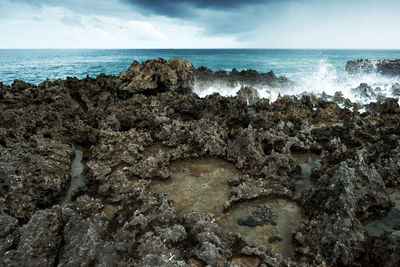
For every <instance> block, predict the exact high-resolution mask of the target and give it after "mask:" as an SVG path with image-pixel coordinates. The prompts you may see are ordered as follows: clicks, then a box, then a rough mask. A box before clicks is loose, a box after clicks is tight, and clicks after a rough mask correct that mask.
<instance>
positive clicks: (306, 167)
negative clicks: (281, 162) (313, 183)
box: [293, 152, 321, 194]
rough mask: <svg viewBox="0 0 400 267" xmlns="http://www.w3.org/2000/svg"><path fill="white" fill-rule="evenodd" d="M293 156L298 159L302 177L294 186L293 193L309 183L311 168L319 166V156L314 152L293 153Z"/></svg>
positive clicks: (297, 192)
mask: <svg viewBox="0 0 400 267" xmlns="http://www.w3.org/2000/svg"><path fill="white" fill-rule="evenodd" d="M293 157H294V158H295V159H296V160H297V161H298V163H299V165H300V167H301V174H302V176H303V179H301V180H299V181H298V182H297V183H296V186H295V194H299V193H301V191H303V190H304V189H306V188H307V187H308V186H309V184H310V177H311V170H312V168H319V167H321V156H320V155H318V154H315V153H311V152H307V153H295V154H293Z"/></svg>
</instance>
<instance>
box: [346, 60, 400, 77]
mask: <svg viewBox="0 0 400 267" xmlns="http://www.w3.org/2000/svg"><path fill="white" fill-rule="evenodd" d="M346 71H347V72H348V73H350V74H356V73H374V72H376V73H380V74H383V75H400V59H394V60H392V59H384V60H369V59H357V60H349V61H347V63H346Z"/></svg>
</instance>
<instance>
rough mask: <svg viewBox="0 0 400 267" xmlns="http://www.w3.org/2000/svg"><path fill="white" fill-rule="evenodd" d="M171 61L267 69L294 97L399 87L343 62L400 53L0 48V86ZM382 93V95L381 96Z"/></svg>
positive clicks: (391, 80)
mask: <svg viewBox="0 0 400 267" xmlns="http://www.w3.org/2000/svg"><path fill="white" fill-rule="evenodd" d="M174 56H177V57H181V58H183V59H186V60H189V61H191V62H192V63H193V65H194V66H195V67H196V68H197V67H200V66H206V67H208V68H210V69H212V70H214V71H216V70H226V71H231V70H232V68H237V69H238V70H239V71H240V70H243V69H255V70H257V71H259V72H268V71H270V70H272V71H273V72H274V73H275V74H276V75H277V76H281V75H283V76H286V77H288V78H289V79H291V80H292V81H294V82H296V83H297V84H298V87H297V88H296V89H295V91H297V92H285V90H284V89H282V92H279V93H291V94H296V93H300V92H302V91H308V92H314V93H316V94H318V93H321V92H326V93H328V94H329V93H330V94H334V92H336V91H342V92H343V93H344V95H345V96H347V97H350V98H352V95H351V92H350V90H351V88H354V87H357V86H358V85H359V84H360V83H361V82H366V83H368V84H370V85H374V86H379V87H380V88H381V89H382V88H383V92H384V94H386V95H390V93H389V90H390V88H391V86H392V85H393V84H395V83H397V82H400V81H399V80H398V79H397V78H386V77H380V76H378V75H369V76H365V75H364V76H362V77H350V76H349V75H347V74H346V72H345V65H346V62H347V60H351V59H359V58H368V59H400V50H314V49H313V50H297V49H295V50H291V49H115V50H102V49H82V50H81V49H40V50H36V49H32V50H30V49H24V50H14V49H0V62H1V63H0V81H1V82H3V83H4V84H11V83H12V82H13V81H14V80H15V79H18V80H24V81H26V82H30V83H34V84H38V83H40V82H42V81H44V80H46V78H49V79H51V80H55V79H58V78H62V79H65V78H66V77H67V76H71V77H78V78H84V77H85V76H86V75H89V76H91V77H96V76H97V75H98V74H100V73H106V74H109V75H118V74H119V73H120V72H122V71H125V70H126V69H127V68H128V67H129V66H130V64H131V63H132V62H133V61H134V60H137V61H139V62H141V61H144V60H148V59H152V58H157V57H162V58H165V59H170V58H172V57H174ZM258 89H259V91H260V94H261V95H262V96H264V97H269V98H274V96H276V93H278V92H276V93H275V94H272V93H271V92H267V90H266V89H265V88H258ZM237 90H238V88H219V87H218V86H216V87H215V88H209V90H207V91H206V92H198V93H199V95H201V96H204V95H206V94H209V93H212V92H213V91H217V92H220V93H221V94H223V95H234V94H235V93H236V91H237ZM386 91H387V92H386Z"/></svg>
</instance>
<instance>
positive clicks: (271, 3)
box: [0, 0, 400, 49]
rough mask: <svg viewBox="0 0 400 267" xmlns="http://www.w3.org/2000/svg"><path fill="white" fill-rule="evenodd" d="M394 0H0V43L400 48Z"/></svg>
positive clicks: (25, 45) (399, 3)
mask: <svg viewBox="0 0 400 267" xmlns="http://www.w3.org/2000/svg"><path fill="white" fill-rule="evenodd" d="M399 10H400V1H399V0H186V1H184V0H170V1H168V0H96V1H94V0H93V1H92V0H0V48H345V49H346V48H347V49H349V48H361V49H371V48H372V49H400V34H399V33H400V30H399V29H400V16H399V15H398V12H399Z"/></svg>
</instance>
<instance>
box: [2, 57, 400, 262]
mask: <svg viewBox="0 0 400 267" xmlns="http://www.w3.org/2000/svg"><path fill="white" fill-rule="evenodd" d="M349 68H350V67H349ZM216 80H218V81H222V82H224V83H227V84H232V83H235V82H238V81H239V82H242V83H243V84H246V85H248V87H244V88H243V89H242V90H241V91H240V92H239V93H238V95H237V97H222V96H220V95H218V94H213V95H210V96H208V97H205V98H200V97H198V96H197V95H196V94H194V93H191V90H192V88H193V87H194V86H195V82H197V83H199V84H200V85H202V86H207V84H209V83H213V82H215V81H216ZM289 83H291V82H290V81H289V80H288V79H286V78H283V77H281V78H278V77H276V76H275V75H274V74H273V73H272V72H270V73H266V74H258V73H257V72H255V71H251V70H249V71H243V72H237V71H236V72H235V71H233V72H231V73H230V74H227V73H223V72H215V73H214V72H212V71H210V70H208V69H206V68H200V69H197V70H195V69H194V68H193V66H192V64H191V63H190V62H187V61H184V60H182V59H179V58H174V59H171V60H169V61H166V60H163V59H154V60H149V61H145V62H143V63H141V64H140V63H138V62H134V63H133V64H132V65H131V67H130V68H129V69H128V70H127V71H126V72H124V73H121V74H120V75H119V76H118V77H115V76H107V75H104V74H101V75H99V76H98V77H96V78H90V77H87V78H85V79H82V80H78V79H76V78H67V79H66V80H56V81H49V80H47V81H44V82H42V83H40V84H39V85H33V84H28V83H25V82H23V81H15V82H14V83H13V84H12V85H11V86H7V85H3V84H2V83H0V110H1V113H0V263H1V265H4V266H129V265H131V266H207V265H208V266H398V265H399V263H400V223H399V222H397V224H395V225H394V226H393V227H392V228H391V229H387V231H383V232H382V233H381V234H379V235H372V234H370V233H369V232H368V229H367V225H368V221H369V220H371V218H382V217H384V216H385V214H387V213H388V212H389V211H390V210H391V209H392V208H393V207H394V205H395V203H394V202H393V200H392V199H391V197H390V196H391V194H392V193H393V192H398V191H399V190H400V160H399V153H400V145H399V135H400V123H399V122H400V108H399V105H398V102H397V99H391V98H387V99H382V100H380V101H379V102H375V103H370V104H369V105H368V107H367V109H366V112H363V113H360V112H359V111H358V109H357V108H353V107H354V106H355V105H354V104H353V103H351V102H349V101H348V100H347V104H348V105H347V108H341V107H340V106H339V105H338V104H337V103H335V102H333V101H327V100H324V99H321V98H317V97H315V96H312V95H310V96H306V95H305V96H303V97H302V98H301V99H297V98H295V97H290V96H283V97H280V98H278V99H277V100H276V101H275V102H273V103H270V102H269V101H268V100H266V99H259V97H258V95H257V91H255V90H254V89H252V88H251V86H255V85H257V84H263V85H268V86H271V87H273V86H277V85H282V84H289ZM77 151H79V152H82V154H79V153H78V152H77ZM304 153H314V154H317V155H318V156H319V157H320V164H318V166H319V167H313V168H311V173H310V175H309V181H308V183H307V185H306V186H305V188H304V189H303V190H301V191H297V189H296V188H297V184H298V183H299V181H302V180H303V179H304V177H303V169H302V166H301V164H300V163H299V161H298V160H297V157H298V155H301V154H304ZM77 155H81V156H82V160H81V163H82V165H83V173H82V175H79V173H78V174H76V170H77V169H79V166H80V165H79V166H78V167H76V164H77V161H79V160H77ZM193 159H206V160H207V161H206V162H205V163H201V164H203V166H208V165H204V164H211V163H212V162H211V163H210V161H212V160H213V159H215V162H216V164H219V163H218V162H217V160H218V161H221V160H222V161H224V162H226V163H224V164H231V165H232V166H234V169H235V170H232V171H231V172H225V173H223V175H224V177H225V176H228V177H226V178H227V180H226V182H225V183H224V186H226V188H227V190H228V191H227V195H226V196H225V195H224V194H222V193H220V191H218V188H216V187H213V186H210V187H206V188H205V189H201V188H200V186H199V190H200V189H201V190H208V191H207V192H208V193H209V190H214V191H212V192H213V193H212V194H211V195H216V196H221V197H222V200H223V201H222V202H221V203H223V204H222V205H221V206H218V207H216V209H215V210H216V212H215V213H209V212H205V211H202V210H197V209H194V210H192V211H188V212H183V214H181V213H179V212H177V209H178V208H177V207H178V206H175V204H176V201H175V202H174V201H173V200H171V198H170V197H169V195H168V193H160V192H156V191H155V190H153V188H154V184H155V183H163V182H166V181H168V180H170V179H176V177H178V178H179V177H183V178H185V177H186V176H188V175H186V174H187V173H189V171H187V169H190V174H191V175H193V176H194V177H195V178H196V177H203V176H204V175H202V172H203V171H204V170H207V171H210V170H208V169H207V167H202V168H203V169H201V170H199V169H196V166H195V165H193V164H200V163H196V162H193ZM74 162H75V163H74ZM179 162H181V163H182V164H186V163H188V162H190V164H192V165H190V166H189V165H188V166H189V167H185V168H186V169H182V170H181V169H179V166H181V165H174V166H172V165H173V164H177V163H179ZM78 163H79V162H78ZM74 164H75V165H74ZM73 165H74V166H75V168H74V167H73ZM220 165H221V164H220ZM222 165H223V164H222ZM71 166H72V167H71ZM182 166H183V165H182ZM193 166H194V167H193ZM221 168H222V167H221ZM224 168H225V167H224ZM71 169H74V170H71ZM185 171H186V172H185ZM180 172H182V173H183V174H182V173H181V174H179V173H180ZM177 173H178V174H179V175H180V176H179V175H177ZM207 175H208V176H210V175H211V174H210V175H209V174H207ZM207 175H205V176H207ZM212 175H215V177H218V176H217V175H219V174H218V173H213V174H212ZM77 177H78V178H79V177H82V179H84V180H83V181H82V182H83V184H84V186H82V184H79V183H78V186H75V187H71V181H72V180H73V179H75V178H76V179H78V178H77ZM71 188H72V189H71ZM67 192H70V199H69V198H68V197H66V196H67V195H68V193H67ZM225 197H226V199H224V198H225ZM200 200H201V196H200ZM263 200H265V201H266V203H268V201H275V202H276V203H278V204H279V205H286V203H291V204H290V205H292V206H291V208H292V210H293V209H294V207H298V209H299V210H300V211H299V212H300V213H301V216H302V217H301V220H300V221H299V223H298V224H296V225H295V226H294V227H288V228H287V229H289V231H290V232H289V233H288V235H287V236H288V237H284V236H281V235H275V234H274V236H271V237H268V242H265V243H263V244H261V245H260V243H257V242H254V243H252V242H251V240H249V239H248V238H245V237H244V236H242V235H241V234H240V233H238V232H235V231H231V230H230V228H228V227H225V224H224V223H221V222H222V221H223V220H224V218H228V219H229V216H230V215H231V214H233V213H234V212H233V210H234V209H236V210H237V209H240V207H241V206H240V205H244V204H246V203H251V202H252V201H263ZM189 201H191V198H190V196H189V198H187V199H184V200H183V202H185V203H187V202H189ZM279 201H280V202H279ZM185 203H184V204H185ZM216 203H219V202H216ZM282 203H283V204H282ZM278 204H276V205H278ZM274 205H275V204H274ZM279 205H278V207H280V206H279ZM274 207H275V206H273V205H270V206H268V205H267V206H263V205H261V204H259V202H257V207H256V209H255V211H254V212H252V213H250V215H249V217H243V218H242V219H240V221H239V220H238V223H237V227H248V228H245V229H246V231H252V229H261V228H258V227H265V228H262V229H270V228H271V229H272V228H273V227H275V225H276V227H281V226H280V223H281V221H282V220H281V218H284V216H285V214H283V215H281V214H278V213H276V214H275V213H274V212H275V211H274V210H273V208H274ZM296 209H297V208H296ZM219 210H221V211H220V212H219ZM290 212H291V211H290V210H289V211H288V213H290ZM296 212H297V211H296ZM293 213H294V212H293ZM295 214H297V213H295ZM282 216H283V217H282ZM221 218H222V219H221ZM282 222H283V221H282ZM274 224H275V225H274ZM235 227H236V226H235ZM268 227H270V228H268ZM281 228H282V229H283V228H284V227H283V226H282V227H281ZM279 229H280V228H279ZM282 231H283V230H282ZM277 233H281V232H279V231H277ZM285 238H286V239H285ZM282 240H283V241H285V240H286V241H287V240H288V241H287V242H288V244H289V245H290V246H291V248H290V251H289V252H288V253H287V255H286V254H284V253H280V252H279V250H275V249H274V248H273V246H274V244H279V243H280V242H283V241H282ZM286 241H285V242H286ZM285 244H286V243H285Z"/></svg>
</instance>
